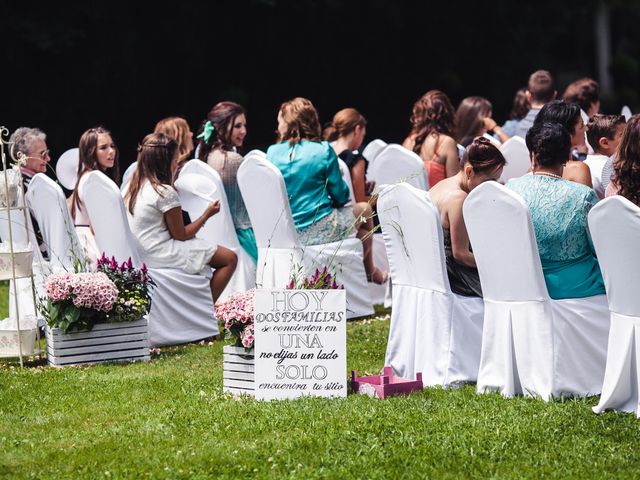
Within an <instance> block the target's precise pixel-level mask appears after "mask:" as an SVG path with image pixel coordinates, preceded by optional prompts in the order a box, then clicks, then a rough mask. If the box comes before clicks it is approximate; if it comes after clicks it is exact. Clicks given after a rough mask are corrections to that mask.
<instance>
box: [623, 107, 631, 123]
mask: <svg viewBox="0 0 640 480" xmlns="http://www.w3.org/2000/svg"><path fill="white" fill-rule="evenodd" d="M620 115H622V116H623V117H624V119H625V121H627V122H628V121H629V119H630V118H631V117H632V116H633V114H632V113H631V109H630V108H629V106H628V105H625V106H624V107H622V110H621V111H620Z"/></svg>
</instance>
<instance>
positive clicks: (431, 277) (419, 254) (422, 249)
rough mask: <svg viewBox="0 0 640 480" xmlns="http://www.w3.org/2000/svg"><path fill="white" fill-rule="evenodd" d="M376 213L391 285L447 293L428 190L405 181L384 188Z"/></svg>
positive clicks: (437, 226)
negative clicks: (409, 286) (385, 252)
mask: <svg viewBox="0 0 640 480" xmlns="http://www.w3.org/2000/svg"><path fill="white" fill-rule="evenodd" d="M378 216H379V217H380V224H381V225H382V227H383V229H382V234H383V236H384V240H385V245H386V247H387V257H389V265H390V267H391V279H392V281H393V286H394V287H395V286H397V285H411V286H413V287H417V288H423V289H427V290H434V291H436V292H442V293H450V292H451V288H450V286H449V277H448V276H447V268H446V265H445V263H444V241H443V233H442V225H441V223H440V214H439V213H438V210H437V208H436V207H435V206H434V205H433V203H432V202H431V197H429V195H428V193H426V192H425V191H424V190H420V189H418V188H415V187H413V186H411V185H409V184H406V183H399V184H396V185H393V186H389V187H386V188H385V189H384V190H383V191H382V192H381V193H380V197H379V199H378Z"/></svg>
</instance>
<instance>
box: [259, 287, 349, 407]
mask: <svg viewBox="0 0 640 480" xmlns="http://www.w3.org/2000/svg"><path fill="white" fill-rule="evenodd" d="M254 302H255V303H254V310H253V315H254V327H255V394H256V399H258V400H274V399H285V398H288V399H291V398H297V397H301V396H304V395H310V396H316V397H346V396H347V326H346V322H347V315H346V296H345V291H344V290H256V294H255V299H254Z"/></svg>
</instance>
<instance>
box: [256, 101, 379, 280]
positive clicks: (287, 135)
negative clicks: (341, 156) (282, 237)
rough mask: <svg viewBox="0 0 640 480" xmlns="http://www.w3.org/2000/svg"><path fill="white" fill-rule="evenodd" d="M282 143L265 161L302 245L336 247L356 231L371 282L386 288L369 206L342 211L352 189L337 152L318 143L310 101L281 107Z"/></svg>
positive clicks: (346, 208) (269, 152) (319, 141)
mask: <svg viewBox="0 0 640 480" xmlns="http://www.w3.org/2000/svg"><path fill="white" fill-rule="evenodd" d="M278 138H279V143H276V144H275V145H271V146H270V147H269V149H268V150H267V158H268V159H269V160H270V161H271V162H272V163H273V164H274V165H275V166H276V167H278V169H279V170H280V172H281V173H282V176H283V178H284V183H285V186H286V188H287V194H288V196H289V204H290V205H291V213H292V215H293V221H294V223H295V227H296V230H297V231H298V234H299V238H300V242H301V243H302V244H303V245H320V244H324V243H331V242H336V241H339V240H342V239H344V238H347V237H348V236H349V234H350V233H351V232H352V231H353V229H354V227H355V231H356V236H357V237H358V238H359V239H360V240H362V244H363V250H364V268H365V271H366V273H367V279H368V280H369V281H370V282H374V283H378V284H382V283H384V282H386V280H387V277H388V274H387V272H382V271H381V270H379V269H377V268H376V267H375V265H374V263H373V255H372V250H371V243H372V239H371V234H370V232H371V230H372V227H371V223H370V219H371V216H372V213H371V206H370V205H369V204H367V203H356V204H355V205H353V207H344V205H345V204H346V203H347V202H348V201H349V187H348V186H347V184H346V183H345V181H344V180H343V179H342V175H341V174H340V166H339V164H338V157H337V156H336V154H335V152H334V150H333V149H332V148H331V146H330V145H329V144H328V143H327V142H323V141H322V139H321V137H320V123H319V121H318V112H317V111H316V109H315V107H314V106H313V104H312V103H311V101H309V100H307V99H306V98H301V97H298V98H294V99H293V100H289V101H287V102H284V103H283V104H282V105H281V106H280V110H279V112H278ZM356 218H358V219H361V218H364V219H365V221H364V222H362V221H356Z"/></svg>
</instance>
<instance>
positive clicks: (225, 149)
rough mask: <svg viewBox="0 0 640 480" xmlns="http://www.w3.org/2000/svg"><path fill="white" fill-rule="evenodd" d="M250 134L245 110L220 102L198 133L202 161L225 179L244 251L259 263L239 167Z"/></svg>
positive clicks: (237, 231)
mask: <svg viewBox="0 0 640 480" xmlns="http://www.w3.org/2000/svg"><path fill="white" fill-rule="evenodd" d="M246 135H247V117H246V112H245V110H244V108H243V107H242V106H241V105H238V104H237V103H234V102H220V103H217V104H216V105H215V106H214V107H213V108H212V109H211V111H210V112H209V114H208V115H207V119H206V120H205V121H204V122H202V126H201V127H200V131H199V134H198V139H199V142H198V158H199V159H200V160H202V161H203V162H207V163H208V164H209V166H210V167H212V168H213V169H214V170H216V171H217V172H218V173H219V174H220V178H222V184H223V185H224V191H225V193H226V195H227V201H228V202H229V210H231V217H232V218H233V225H234V227H235V229H236V236H237V237H238V242H240V245H241V246H242V248H243V249H244V250H245V251H246V252H247V253H248V254H249V256H251V258H253V261H254V262H257V261H258V247H257V245H256V237H255V235H254V233H253V228H252V227H251V220H249V214H248V213H247V207H246V206H245V204H244V200H243V199H242V195H241V194H240V187H239V186H238V178H237V176H238V168H240V164H241V163H242V161H243V157H242V155H240V154H239V153H238V150H239V149H240V148H242V144H243V143H244V137H245V136H246Z"/></svg>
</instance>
